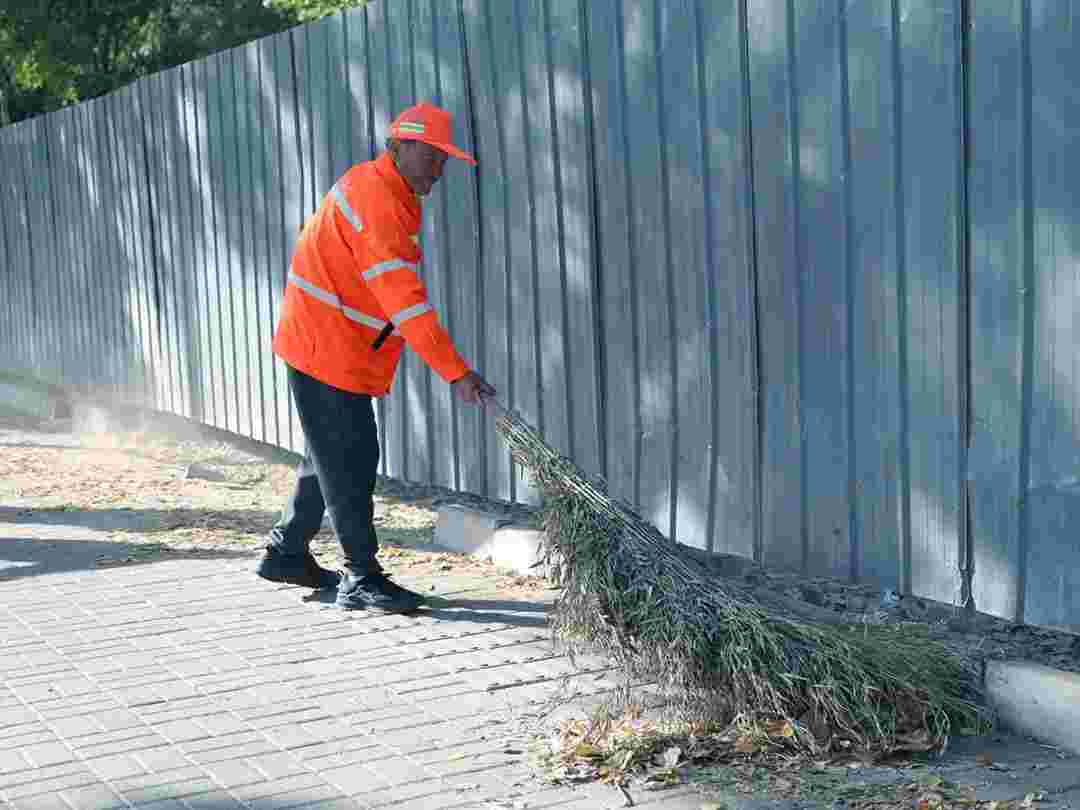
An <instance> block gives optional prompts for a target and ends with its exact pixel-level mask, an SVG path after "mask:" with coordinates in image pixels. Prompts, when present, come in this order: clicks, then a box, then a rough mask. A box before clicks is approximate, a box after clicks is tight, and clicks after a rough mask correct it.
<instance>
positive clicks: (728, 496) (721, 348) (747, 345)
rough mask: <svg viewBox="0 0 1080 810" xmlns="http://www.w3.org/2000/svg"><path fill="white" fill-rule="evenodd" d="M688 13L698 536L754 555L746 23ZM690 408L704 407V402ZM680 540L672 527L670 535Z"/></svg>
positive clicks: (721, 10)
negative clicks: (693, 84) (700, 496)
mask: <svg viewBox="0 0 1080 810" xmlns="http://www.w3.org/2000/svg"><path fill="white" fill-rule="evenodd" d="M695 11H696V20H695V24H696V27H697V38H696V46H695V55H696V62H697V65H696V70H697V71H698V73H699V76H700V78H699V80H698V81H699V89H700V93H699V96H698V99H697V103H698V104H699V108H700V111H699V112H698V114H697V120H696V125H697V126H698V127H699V132H698V135H699V137H700V138H701V142H702V144H703V147H702V155H701V159H702V177H703V179H702V181H701V182H702V185H701V197H700V198H699V199H698V202H697V204H698V205H701V206H702V207H703V208H704V213H705V219H704V222H703V227H704V233H703V234H702V236H703V240H704V255H703V257H702V258H703V263H702V272H703V273H704V277H705V295H706V298H707V301H708V314H707V321H706V328H707V331H708V342H707V343H706V344H703V345H702V347H701V351H702V353H703V360H704V361H706V362H707V367H706V371H704V372H703V373H707V374H708V375H709V376H710V377H711V386H710V389H709V393H710V396H711V398H712V401H711V402H710V403H709V405H708V410H709V412H710V414H711V416H710V425H709V434H708V435H707V436H703V437H701V439H700V441H702V443H704V442H706V441H707V442H708V445H709V446H710V450H711V452H710V453H709V455H708V457H707V464H708V465H709V478H708V481H709V493H708V495H709V503H708V513H707V514H708V517H707V520H706V524H705V530H704V535H703V537H702V538H701V539H702V541H703V545H704V546H705V547H706V548H709V549H710V550H714V551H720V552H725V553H729V554H741V555H743V556H745V557H754V556H755V552H756V546H757V538H758V536H759V535H758V533H757V529H758V526H757V523H758V510H757V506H756V500H757V497H758V494H759V493H758V481H757V463H756V459H757V457H758V456H757V454H758V447H757V438H758V436H757V390H756V373H757V371H756V365H755V345H754V343H755V332H756V322H755V317H754V313H755V301H754V293H755V284H754V278H755V263H754V260H753V249H752V248H753V239H754V213H753V211H754V209H753V204H752V203H753V194H752V192H751V188H752V175H751V174H750V171H749V169H750V163H749V160H748V156H749V155H750V154H751V146H752V141H751V138H750V132H749V124H750V119H751V116H750V115H749V114H748V113H749V112H750V110H749V106H748V103H747V102H748V99H747V98H746V96H745V93H744V88H745V86H746V84H747V82H748V81H749V65H748V64H747V61H746V59H745V57H746V55H747V54H746V51H745V49H744V47H743V46H744V42H745V39H744V26H745V24H746V19H745V17H744V15H743V4H742V3H739V2H735V1H734V0H733V1H732V2H727V3H713V2H706V0H699V2H697V3H696V4H695ZM676 221H677V220H676ZM676 233H677V234H678V233H679V229H678V228H676ZM680 238H681V236H680ZM699 405H700V411H704V410H705V407H704V406H705V403H704V401H699ZM608 407H610V405H609V406H608ZM700 411H699V412H700ZM685 536H686V533H685V532H683V531H680V537H685ZM688 539H689V538H688Z"/></svg>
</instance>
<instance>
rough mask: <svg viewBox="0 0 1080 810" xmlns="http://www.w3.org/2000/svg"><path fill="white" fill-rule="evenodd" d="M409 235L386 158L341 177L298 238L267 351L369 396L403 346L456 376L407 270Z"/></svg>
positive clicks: (412, 265) (412, 228)
mask: <svg viewBox="0 0 1080 810" xmlns="http://www.w3.org/2000/svg"><path fill="white" fill-rule="evenodd" d="M419 232H420V201H419V199H418V198H417V197H416V195H415V194H413V193H412V190H411V189H410V188H409V186H408V184H407V183H406V182H405V180H404V179H403V178H402V177H401V175H400V174H398V171H397V168H396V167H395V166H394V162H393V160H392V159H391V157H390V155H389V154H385V153H384V154H383V155H382V156H380V157H379V158H378V159H377V160H373V161H370V162H368V163H361V164H359V165H357V166H354V167H353V168H351V169H350V170H349V171H348V172H346V173H345V175H344V176H343V177H342V178H341V179H340V180H338V182H337V183H336V184H335V185H334V188H333V189H331V191H330V193H329V194H327V195H326V197H325V198H324V199H323V201H322V203H321V204H320V206H319V208H318V210H317V211H316V212H315V214H314V215H313V216H312V217H311V219H309V220H308V222H307V224H306V225H305V226H304V229H303V231H302V232H301V234H300V238H299V241H298V242H297V245H296V250H295V253H294V254H293V260H292V266H291V268H290V270H289V275H288V281H287V284H286V286H285V298H284V301H283V302H282V309H281V318H280V320H279V321H278V326H277V331H276V332H275V334H274V353H275V354H277V355H278V356H279V357H280V358H281V359H282V360H284V361H285V362H286V363H288V364H289V365H290V366H292V367H293V368H295V369H297V370H298V371H302V372H304V373H305V374H308V375H309V376H312V377H314V378H315V379H317V380H321V381H322V382H324V383H326V384H327V385H332V386H334V387H335V388H341V389H343V390H345V391H354V392H356V393H360V394H371V395H373V396H381V395H383V394H386V393H387V392H388V391H389V390H390V384H391V383H392V382H393V379H394V372H395V371H396V370H397V366H398V361H399V359H400V358H401V350H402V348H403V347H404V345H405V344H406V343H408V345H409V347H410V348H411V349H412V350H413V351H415V352H416V353H417V354H418V355H420V357H421V358H422V359H423V360H424V362H426V363H427V364H428V365H429V366H431V368H432V369H433V370H434V371H435V372H436V373H437V374H438V375H439V376H441V377H442V378H443V379H444V380H446V381H447V382H454V381H456V380H458V379H460V378H461V377H463V376H465V374H466V373H468V371H469V366H468V365H467V364H466V363H465V361H464V360H462V359H461V357H460V356H459V355H458V353H457V351H456V350H455V349H454V345H453V343H452V342H451V340H450V336H449V335H448V334H447V333H446V330H445V329H443V327H442V326H441V325H440V324H439V320H438V316H437V315H436V314H435V311H434V310H433V309H432V308H431V305H430V304H429V303H428V300H427V291H426V290H425V288H424V284H423V282H422V281H421V280H420V276H419V275H418V273H417V270H418V268H419V266H420V262H421V260H422V258H423V257H422V254H421V252H420V248H419V246H418V245H417V235H418V234H419ZM390 324H392V325H393V332H391V334H390V336H389V337H388V338H386V340H385V342H384V343H383V344H382V345H381V346H378V347H376V346H375V344H376V339H377V338H378V337H379V334H380V332H382V331H383V330H384V328H385V327H387V326H388V325H390Z"/></svg>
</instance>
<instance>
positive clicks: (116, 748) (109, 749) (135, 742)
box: [78, 732, 168, 758]
mask: <svg viewBox="0 0 1080 810" xmlns="http://www.w3.org/2000/svg"><path fill="white" fill-rule="evenodd" d="M164 745H168V740H166V739H165V738H164V737H161V736H159V735H157V734H153V733H150V732H143V733H141V734H138V735H136V736H132V737H128V738H126V739H117V740H113V741H110V742H102V743H98V744H95V745H80V746H79V749H78V750H79V753H80V754H81V755H82V756H84V757H88V758H92V757H104V756H108V755H109V754H127V753H131V752H135V751H145V750H147V749H148V748H160V747H161V746H164Z"/></svg>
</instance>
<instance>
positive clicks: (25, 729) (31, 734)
mask: <svg viewBox="0 0 1080 810" xmlns="http://www.w3.org/2000/svg"><path fill="white" fill-rule="evenodd" d="M20 731H21V733H18V734H12V735H11V736H9V737H4V738H2V739H0V751H21V750H22V749H23V748H26V746H28V745H37V744H39V743H48V742H52V741H54V740H55V739H56V735H55V734H53V732H52V731H50V730H49V729H48V728H47V727H45V726H43V725H41V724H39V723H32V724H23V725H21V726H20Z"/></svg>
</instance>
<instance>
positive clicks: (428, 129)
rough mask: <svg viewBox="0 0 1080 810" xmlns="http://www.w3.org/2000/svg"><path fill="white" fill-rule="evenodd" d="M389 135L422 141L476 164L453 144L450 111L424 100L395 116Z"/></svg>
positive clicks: (471, 157) (404, 139) (401, 138)
mask: <svg viewBox="0 0 1080 810" xmlns="http://www.w3.org/2000/svg"><path fill="white" fill-rule="evenodd" d="M390 137H391V138H398V139H400V140H403V141H423V142H424V143H429V144H431V145H432V146H434V147H435V148H436V149H441V150H442V151H443V152H446V154H448V155H450V157H456V158H458V159H459V160H464V161H466V162H467V163H471V164H472V165H473V166H475V165H476V159H475V158H474V157H473V156H472V155H470V154H469V153H468V152H464V151H462V150H461V149H458V148H457V147H456V146H454V126H453V119H452V118H451V116H450V113H448V112H447V111H446V110H444V109H441V108H440V107H436V106H435V105H434V104H428V103H427V102H426V101H425V102H421V103H420V104H417V105H415V106H413V107H409V109H407V110H404V111H403V112H402V113H401V114H400V115H399V116H398V117H397V118H395V119H394V122H393V123H392V124H390Z"/></svg>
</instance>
